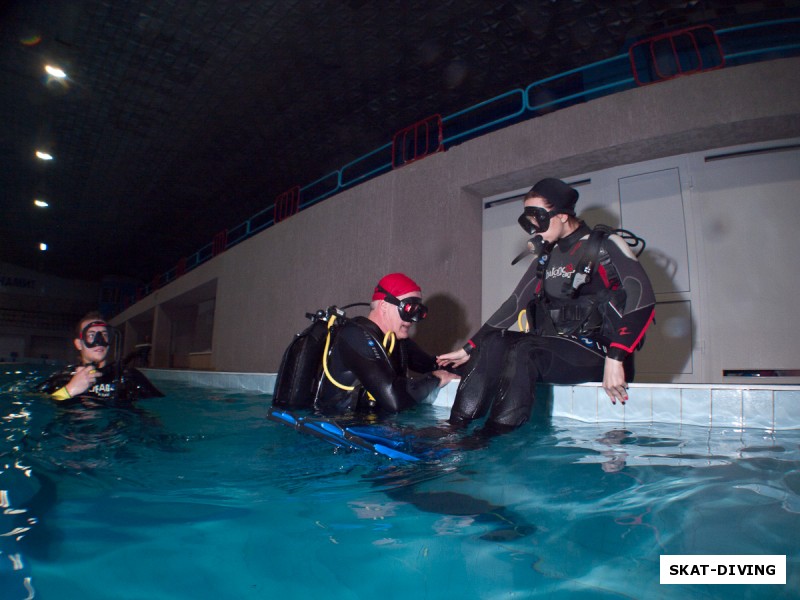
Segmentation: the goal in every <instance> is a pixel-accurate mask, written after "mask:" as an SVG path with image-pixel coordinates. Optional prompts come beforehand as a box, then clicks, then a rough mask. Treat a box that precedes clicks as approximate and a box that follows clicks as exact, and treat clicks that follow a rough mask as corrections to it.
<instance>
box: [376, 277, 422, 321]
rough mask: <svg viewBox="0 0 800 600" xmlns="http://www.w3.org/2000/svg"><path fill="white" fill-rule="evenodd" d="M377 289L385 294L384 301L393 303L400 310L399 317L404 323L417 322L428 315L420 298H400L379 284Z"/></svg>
mask: <svg viewBox="0 0 800 600" xmlns="http://www.w3.org/2000/svg"><path fill="white" fill-rule="evenodd" d="M378 291H380V292H383V293H384V294H386V297H385V298H384V301H385V302H388V303H389V304H394V305H395V306H396V307H397V310H398V311H399V312H400V318H401V319H402V320H403V321H405V322H406V323H417V322H419V321H421V320H422V319H424V318H425V317H427V316H428V307H427V306H425V305H424V304H423V303H422V299H420V298H417V297H415V296H411V297H409V298H403V299H402V300H400V299H399V298H397V297H395V296H393V295H392V294H390V293H389V292H387V291H386V290H385V289H383V287H381V286H378Z"/></svg>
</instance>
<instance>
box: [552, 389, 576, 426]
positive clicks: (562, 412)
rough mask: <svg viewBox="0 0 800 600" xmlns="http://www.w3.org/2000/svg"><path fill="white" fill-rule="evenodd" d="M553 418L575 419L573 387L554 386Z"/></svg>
mask: <svg viewBox="0 0 800 600" xmlns="http://www.w3.org/2000/svg"><path fill="white" fill-rule="evenodd" d="M553 416H554V417H569V418H571V419H572V418H574V416H573V413H572V386H571V385H554V386H553Z"/></svg>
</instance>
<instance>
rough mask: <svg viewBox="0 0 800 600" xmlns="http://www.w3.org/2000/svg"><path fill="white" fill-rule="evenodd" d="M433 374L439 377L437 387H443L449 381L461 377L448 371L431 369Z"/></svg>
mask: <svg viewBox="0 0 800 600" xmlns="http://www.w3.org/2000/svg"><path fill="white" fill-rule="evenodd" d="M433 374H434V375H435V376H436V377H438V378H439V387H444V386H446V385H447V384H448V383H450V382H451V381H455V380H456V379H461V377H459V376H458V375H456V374H455V373H451V372H450V371H433Z"/></svg>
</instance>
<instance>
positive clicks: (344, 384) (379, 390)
mask: <svg viewBox="0 0 800 600" xmlns="http://www.w3.org/2000/svg"><path fill="white" fill-rule="evenodd" d="M427 311H428V309H427V308H426V307H425V305H424V304H423V303H422V295H421V290H420V287H419V286H418V285H417V284H416V283H415V282H414V281H413V280H412V279H410V278H409V277H407V276H406V275H404V274H402V273H392V274H390V275H386V276H385V277H383V278H382V279H381V280H380V281H379V282H378V285H377V286H376V287H375V290H374V293H373V295H372V302H371V304H370V312H369V314H368V315H367V316H366V317H354V318H351V319H349V320H347V321H346V322H345V323H344V324H343V325H341V326H340V327H337V330H336V333H335V336H334V338H333V342H332V343H331V346H330V349H329V351H328V354H327V356H326V370H327V372H323V373H322V375H321V376H320V379H319V383H318V387H317V394H316V402H315V408H316V409H317V410H318V411H320V412H321V413H323V414H340V413H344V412H351V411H364V410H366V411H376V412H389V413H395V412H399V411H401V410H405V409H407V408H411V407H413V406H415V405H416V404H417V403H419V402H421V401H422V400H424V399H425V398H426V397H427V396H428V395H429V394H431V392H433V391H434V390H436V389H437V388H439V387H442V386H443V385H445V384H446V383H448V382H449V381H451V380H452V379H455V378H456V377H457V376H456V375H453V374H452V373H449V372H448V371H445V370H443V369H439V368H437V366H436V359H435V357H433V356H431V355H429V354H428V353H426V352H425V351H423V350H422V349H421V348H420V347H419V346H417V344H416V343H414V341H413V340H411V339H409V337H408V335H409V329H410V327H411V325H412V324H413V323H415V322H418V321H420V320H422V319H424V318H425V316H426V315H427ZM409 370H412V371H414V372H417V373H424V375H422V376H421V377H418V378H410V377H409V376H408V371H409Z"/></svg>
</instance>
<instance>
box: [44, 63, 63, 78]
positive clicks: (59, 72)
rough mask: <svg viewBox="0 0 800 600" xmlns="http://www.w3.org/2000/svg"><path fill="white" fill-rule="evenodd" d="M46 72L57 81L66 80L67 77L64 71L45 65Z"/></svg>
mask: <svg viewBox="0 0 800 600" xmlns="http://www.w3.org/2000/svg"><path fill="white" fill-rule="evenodd" d="M44 70H45V71H47V74H48V75H51V76H52V77H55V78H57V79H65V78H66V76H67V74H66V73H64V71H62V70H61V69H59V68H58V67H54V66H52V65H45V67H44Z"/></svg>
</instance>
